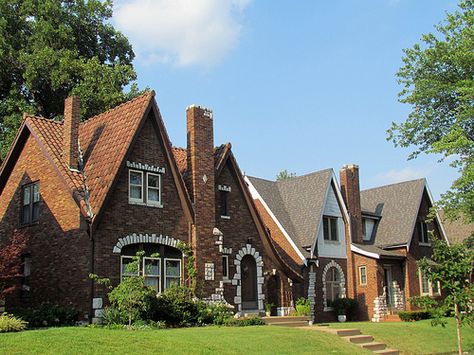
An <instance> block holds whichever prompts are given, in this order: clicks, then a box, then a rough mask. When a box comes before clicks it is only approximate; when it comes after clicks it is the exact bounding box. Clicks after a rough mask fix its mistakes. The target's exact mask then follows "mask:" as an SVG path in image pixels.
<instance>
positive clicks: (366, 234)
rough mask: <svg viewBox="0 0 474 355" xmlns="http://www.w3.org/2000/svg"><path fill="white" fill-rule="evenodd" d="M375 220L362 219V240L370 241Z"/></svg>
mask: <svg viewBox="0 0 474 355" xmlns="http://www.w3.org/2000/svg"><path fill="white" fill-rule="evenodd" d="M375 222H376V221H375V220H374V219H372V218H364V219H363V222H362V233H363V240H364V241H366V242H368V241H370V240H371V239H372V234H373V233H374V228H375Z"/></svg>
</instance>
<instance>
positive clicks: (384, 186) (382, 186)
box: [360, 178, 426, 192]
mask: <svg viewBox="0 0 474 355" xmlns="http://www.w3.org/2000/svg"><path fill="white" fill-rule="evenodd" d="M415 181H426V178H419V179H412V180H406V181H400V182H394V183H391V184H387V185H381V186H376V187H371V188H369V189H364V190H360V192H365V191H370V190H376V189H382V188H386V187H391V186H395V185H402V184H408V183H411V182H415Z"/></svg>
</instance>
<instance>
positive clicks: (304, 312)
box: [295, 297, 311, 316]
mask: <svg viewBox="0 0 474 355" xmlns="http://www.w3.org/2000/svg"><path fill="white" fill-rule="evenodd" d="M295 308H296V315H297V316H309V314H310V312H311V306H310V304H309V300H308V299H307V298H303V297H301V298H298V300H297V301H296V307H295Z"/></svg>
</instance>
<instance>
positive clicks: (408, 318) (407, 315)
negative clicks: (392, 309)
mask: <svg viewBox="0 0 474 355" xmlns="http://www.w3.org/2000/svg"><path fill="white" fill-rule="evenodd" d="M398 316H399V317H400V319H401V320H402V321H404V322H416V321H418V320H422V319H429V318H431V312H430V311H428V310H420V311H401V312H398Z"/></svg>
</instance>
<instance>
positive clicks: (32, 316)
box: [15, 303, 79, 328]
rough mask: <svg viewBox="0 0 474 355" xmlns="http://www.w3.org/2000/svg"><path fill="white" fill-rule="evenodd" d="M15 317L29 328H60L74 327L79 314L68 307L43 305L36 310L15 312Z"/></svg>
mask: <svg viewBox="0 0 474 355" xmlns="http://www.w3.org/2000/svg"><path fill="white" fill-rule="evenodd" d="M15 315H16V316H19V317H21V318H22V319H24V320H25V321H27V322H28V326H29V327H31V328H40V327H61V326H70V325H75V324H76V322H77V321H78V319H79V312H78V311H77V310H76V309H74V308H70V307H64V306H59V305H55V304H50V303H43V304H41V305H40V306H39V307H38V308H30V309H24V310H20V311H18V312H15Z"/></svg>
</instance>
